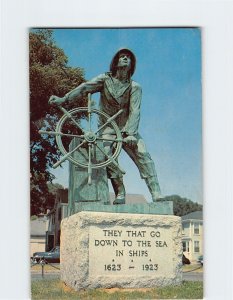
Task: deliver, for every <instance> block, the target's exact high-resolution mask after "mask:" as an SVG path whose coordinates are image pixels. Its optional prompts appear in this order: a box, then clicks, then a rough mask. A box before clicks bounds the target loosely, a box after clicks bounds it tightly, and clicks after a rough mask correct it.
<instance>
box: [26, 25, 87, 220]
mask: <svg viewBox="0 0 233 300" xmlns="http://www.w3.org/2000/svg"><path fill="white" fill-rule="evenodd" d="M29 76H30V173H31V176H30V183H31V215H35V214H38V213H40V212H45V211H46V209H47V208H49V209H51V208H52V206H53V203H54V195H53V194H51V193H50V192H49V190H48V185H47V183H48V182H52V180H53V179H54V176H53V175H52V173H51V172H50V169H51V167H52V165H53V164H54V163H55V162H56V161H57V160H58V159H59V157H60V152H59V151H58V149H57V147H56V143H55V138H54V137H53V136H43V137H42V136H41V135H40V134H39V133H38V131H39V130H40V129H41V128H45V129H46V130H54V127H55V124H56V122H57V121H58V119H59V117H60V116H61V113H60V112H59V110H58V109H57V107H53V106H51V105H49V104H48V100H49V97H50V96H51V95H57V96H64V94H65V93H67V92H68V91H70V90H71V89H73V88H75V87H76V86H78V85H79V84H81V83H82V82H84V71H83V69H81V68H72V67H70V66H68V59H67V56H66V55H65V53H64V51H63V50H62V49H61V48H59V47H58V46H57V45H56V44H55V41H54V39H53V32H52V30H47V29H40V30H32V31H31V32H30V33H29ZM85 101H86V99H84V100H83V103H80V105H85ZM73 105H75V103H74V104H73ZM66 108H71V106H70V104H69V105H68V104H66Z"/></svg>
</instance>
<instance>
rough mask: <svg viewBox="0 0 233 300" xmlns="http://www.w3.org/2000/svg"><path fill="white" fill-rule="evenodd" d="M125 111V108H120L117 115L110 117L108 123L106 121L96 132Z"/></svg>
mask: <svg viewBox="0 0 233 300" xmlns="http://www.w3.org/2000/svg"><path fill="white" fill-rule="evenodd" d="M122 112H123V109H121V110H119V111H118V112H117V113H116V114H115V115H113V116H112V117H111V118H109V119H108V120H107V121H106V123H104V124H103V125H102V126H100V127H99V128H98V130H97V131H96V132H95V134H97V133H98V132H99V131H100V130H102V129H103V128H104V127H105V126H107V125H108V124H109V123H111V122H112V121H114V120H115V119H116V117H118V116H119V115H120V114H121V113H122Z"/></svg>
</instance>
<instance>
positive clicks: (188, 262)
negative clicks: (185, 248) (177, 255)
mask: <svg viewBox="0 0 233 300" xmlns="http://www.w3.org/2000/svg"><path fill="white" fill-rule="evenodd" d="M182 264H183V265H190V260H189V259H188V258H187V257H186V256H185V255H184V254H183V256H182Z"/></svg>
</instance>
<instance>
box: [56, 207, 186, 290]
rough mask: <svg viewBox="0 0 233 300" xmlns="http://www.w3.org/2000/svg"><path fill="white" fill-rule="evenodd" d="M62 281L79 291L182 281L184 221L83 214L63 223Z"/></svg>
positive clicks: (149, 217)
mask: <svg viewBox="0 0 233 300" xmlns="http://www.w3.org/2000/svg"><path fill="white" fill-rule="evenodd" d="M60 268H61V280H62V281H64V282H65V283H66V284H67V285H69V286H70V287H72V288H73V289H75V290H80V289H95V288H113V287H121V288H145V287H147V288H150V287H157V286H167V285H177V284H180V283H181V282H182V247H181V221H180V217H177V216H168V215H149V214H146V215H143V214H128V213H105V212H84V211H83V212H79V213H77V214H74V215H72V216H70V217H68V218H65V219H63V220H62V224H61V264H60Z"/></svg>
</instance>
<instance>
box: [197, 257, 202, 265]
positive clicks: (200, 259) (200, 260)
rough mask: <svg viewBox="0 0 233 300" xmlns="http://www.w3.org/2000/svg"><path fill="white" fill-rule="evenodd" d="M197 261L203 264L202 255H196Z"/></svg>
mask: <svg viewBox="0 0 233 300" xmlns="http://www.w3.org/2000/svg"><path fill="white" fill-rule="evenodd" d="M197 262H199V263H200V264H201V265H202V266H203V255H201V256H199V257H198V259H197Z"/></svg>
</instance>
